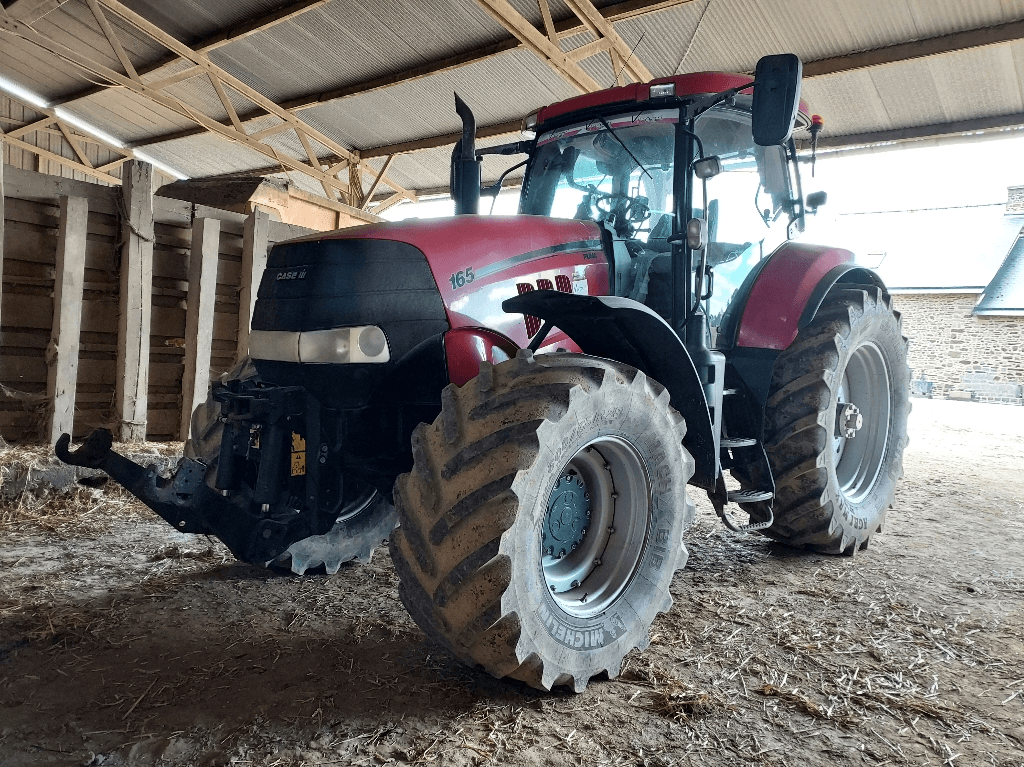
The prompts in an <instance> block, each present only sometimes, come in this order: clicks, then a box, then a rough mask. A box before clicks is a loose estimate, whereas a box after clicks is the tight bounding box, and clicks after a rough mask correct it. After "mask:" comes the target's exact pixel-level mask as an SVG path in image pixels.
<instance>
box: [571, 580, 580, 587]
mask: <svg viewBox="0 0 1024 767" xmlns="http://www.w3.org/2000/svg"><path fill="white" fill-rule="evenodd" d="M579 585H580V582H579V581H573V582H572V588H576V587H577V586H579Z"/></svg>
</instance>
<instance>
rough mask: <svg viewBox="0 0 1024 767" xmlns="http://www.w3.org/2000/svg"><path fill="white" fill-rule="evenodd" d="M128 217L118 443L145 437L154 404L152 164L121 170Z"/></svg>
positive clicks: (119, 320)
mask: <svg viewBox="0 0 1024 767" xmlns="http://www.w3.org/2000/svg"><path fill="white" fill-rule="evenodd" d="M121 174H122V182H123V185H122V188H121V191H122V195H123V200H124V209H125V211H126V212H127V217H126V218H124V219H123V220H122V221H121V226H122V227H124V237H125V239H126V242H125V244H124V246H123V248H122V251H121V292H120V296H119V305H120V314H119V316H118V318H117V371H116V374H115V376H114V382H115V383H114V386H115V391H114V413H115V417H116V418H117V421H118V423H119V431H120V434H119V435H118V441H120V442H142V441H144V440H145V439H146V419H147V410H148V406H149V329H150V322H151V318H152V315H153V239H154V235H153V166H152V165H150V164H149V163H145V162H140V161H138V160H132V161H131V162H129V163H127V164H126V165H125V166H124V167H123V169H122V171H121Z"/></svg>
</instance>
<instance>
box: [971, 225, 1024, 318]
mask: <svg viewBox="0 0 1024 767" xmlns="http://www.w3.org/2000/svg"><path fill="white" fill-rule="evenodd" d="M974 313H975V314H1011V315H1024V232H1022V233H1020V236H1018V237H1017V239H1016V240H1015V241H1014V243H1013V247H1012V248H1011V249H1010V252H1009V254H1007V256H1006V260H1005V261H1003V263H1002V264H1001V265H1000V267H999V271H997V272H996V276H995V277H993V278H992V281H991V282H990V283H989V284H988V287H987V288H985V295H984V296H982V298H981V301H979V302H978V305H977V306H976V307H975V308H974Z"/></svg>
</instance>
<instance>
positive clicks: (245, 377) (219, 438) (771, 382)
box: [57, 55, 910, 690]
mask: <svg viewBox="0 0 1024 767" xmlns="http://www.w3.org/2000/svg"><path fill="white" fill-rule="evenodd" d="M751 91H752V95H751ZM799 91H800V62H799V60H798V59H797V58H796V57H795V56H791V55H781V56H770V57H766V58H765V59H762V60H761V61H760V62H759V64H758V68H757V71H756V73H755V77H754V78H753V79H751V78H749V77H745V76H740V75H729V74H720V73H706V74H688V75H679V76H674V77H667V78H662V79H658V80H654V81H652V82H650V83H643V84H634V85H629V86H626V87H619V88H613V89H611V90H607V91H602V92H599V93H593V94H588V95H585V96H580V97H578V98H574V99H570V100H568V101H564V102H561V103H558V104H554V105H552V106H549V107H546V108H544V109H542V110H540V111H539V112H537V113H534V114H532V115H530V116H528V117H527V118H526V120H525V128H526V130H528V131H529V132H530V133H529V134H528V135H531V134H532V137H531V138H530V139H529V140H527V141H522V142H517V143H514V144H508V145H504V146H500V147H492V148H488V149H479V150H478V149H476V148H475V142H474V134H475V128H474V122H473V117H472V113H471V112H470V110H469V108H468V107H467V106H466V105H465V104H464V103H463V102H462V101H461V100H458V98H457V109H458V111H459V113H460V115H461V116H462V119H463V125H464V134H463V138H462V140H461V141H460V142H459V145H458V146H457V147H456V149H455V152H454V154H453V158H452V193H453V197H454V199H455V203H456V214H457V215H455V216H454V217H453V218H446V219H437V220H425V221H409V222H403V223H385V224H373V225H369V226H363V227H358V228H354V229H346V230H343V231H337V232H332V233H329V234H322V235H313V236H309V237H305V238H302V239H299V240H293V241H291V242H286V243H282V244H279V245H277V246H275V247H274V249H273V251H272V252H271V253H270V255H269V259H268V264H267V269H266V272H265V273H264V275H263V280H262V282H261V284H260V289H259V298H258V300H257V302H256V309H255V314H254V316H253V323H252V325H253V330H252V335H251V340H250V347H249V356H250V359H248V360H247V361H246V362H245V363H244V364H242V365H240V366H239V367H238V368H236V369H235V371H233V373H232V374H230V375H229V376H227V377H226V380H225V382H224V383H222V384H220V385H218V386H215V387H214V390H213V392H212V393H211V397H210V400H209V401H208V402H207V403H206V405H204V406H203V407H200V408H199V409H198V410H197V411H196V413H195V414H194V416H193V430H192V438H191V440H190V442H189V443H188V445H187V446H186V457H185V458H183V459H182V461H181V463H180V464H179V466H178V468H177V470H176V472H175V474H174V475H173V477H171V478H161V477H159V476H158V475H157V473H156V470H155V469H153V468H152V467H150V468H148V469H147V468H143V467H141V466H138V465H136V464H134V463H132V462H130V461H128V460H127V459H125V458H123V457H121V456H119V455H117V454H116V453H114V452H113V451H112V450H111V449H110V446H111V442H110V434H109V432H105V431H98V432H94V433H93V434H92V435H90V437H89V438H88V439H87V440H86V443H85V445H84V446H83V447H82V448H80V449H78V450H77V451H75V452H73V453H72V452H70V451H69V449H68V443H69V440H68V438H67V436H66V435H65V436H64V437H63V438H62V439H61V441H59V442H58V444H57V452H58V455H60V456H61V457H62V458H63V460H65V461H67V462H69V463H73V464H77V465H85V466H91V467H95V468H102V469H105V470H106V471H107V472H108V473H109V474H110V475H111V476H112V477H114V479H116V480H117V481H119V482H120V483H122V484H123V485H125V486H126V487H127V488H128V489H129V490H130V491H131V492H133V493H134V494H135V495H136V496H138V497H139V498H140V499H142V500H143V501H144V502H145V503H146V504H148V505H149V506H150V507H151V508H153V509H154V510H155V511H156V512H157V513H158V514H159V515H160V516H162V517H163V518H164V519H166V520H167V521H168V522H169V523H170V524H172V525H173V526H174V527H175V528H177V529H179V530H181V531H184V532H194V533H204V534H212V535H216V536H217V537H218V538H220V539H221V540H222V541H223V542H224V543H225V544H226V545H227V546H228V548H230V549H231V551H232V552H233V553H234V554H235V556H237V557H238V558H239V559H242V560H244V561H247V562H260V563H267V562H271V561H275V560H276V561H278V562H288V561H290V564H291V567H292V569H293V570H295V571H296V572H299V573H301V572H303V571H304V570H305V569H306V568H307V567H313V566H320V565H323V566H324V567H325V568H326V569H327V571H328V572H334V571H336V570H337V568H338V566H339V565H340V564H341V562H343V561H347V560H350V559H360V560H366V559H368V558H369V556H370V554H371V552H372V550H373V548H374V547H375V546H376V545H378V544H379V543H380V542H381V540H382V539H383V538H385V537H387V536H388V535H389V534H390V535H391V542H390V552H391V556H392V558H393V560H394V563H395V568H396V570H397V572H398V575H399V578H400V583H401V586H400V594H401V598H402V601H403V603H404V604H405V606H406V607H407V608H408V610H409V612H410V613H411V614H412V616H413V618H414V619H415V620H416V622H417V623H418V624H419V625H420V626H421V627H422V629H423V630H424V631H425V632H426V633H427V634H428V635H429V636H430V637H432V638H433V639H435V640H436V641H438V642H440V643H441V644H443V645H444V646H446V647H448V648H449V649H450V650H451V651H452V652H453V653H454V654H455V655H457V656H458V657H460V658H462V659H464V660H465V661H466V662H467V663H470V664H473V665H480V666H482V667H483V668H484V669H486V670H487V671H488V672H490V673H491V674H494V675H495V676H498V677H504V676H509V677H514V678H516V679H521V680H523V681H524V682H526V683H528V684H530V685H533V686H535V687H540V688H543V689H550V688H551V687H552V686H554V685H563V684H564V685H569V686H571V687H573V688H574V689H576V690H582V689H583V688H584V687H585V685H586V684H587V682H588V680H589V679H590V678H591V677H593V676H595V675H597V674H600V673H602V672H606V673H607V674H608V675H609V676H615V675H616V674H617V673H618V672H619V670H620V666H621V663H622V658H623V656H624V655H625V654H626V653H627V652H629V651H630V650H632V649H633V648H637V647H639V648H641V649H643V648H644V647H646V645H647V643H648V641H649V639H648V632H649V629H650V626H651V623H652V621H653V620H654V618H655V616H656V615H657V613H658V612H661V611H665V610H667V609H668V608H669V605H670V604H671V601H672V600H671V597H670V595H669V584H670V582H671V581H672V578H673V575H674V574H675V572H676V571H677V570H679V569H680V568H682V567H683V566H684V564H685V562H686V556H687V554H686V548H685V546H684V544H683V535H684V533H685V531H686V529H687V527H688V526H689V525H690V524H691V522H692V521H693V517H694V506H693V503H692V502H691V500H690V499H689V498H688V497H687V485H692V486H694V487H697V488H700V489H701V490H704V491H706V492H707V493H708V496H709V497H710V499H711V501H712V503H713V504H714V507H715V509H716V510H717V512H718V514H719V516H720V517H721V518H722V520H723V522H725V524H727V525H728V526H729V527H730V529H733V530H747V531H754V530H756V531H759V532H760V533H762V534H765V535H769V536H771V537H773V538H776V539H778V540H780V541H783V542H785V543H788V544H790V545H793V546H798V547H804V548H810V549H814V550H817V551H822V552H829V553H835V554H853V553H854V552H855V551H857V550H858V549H863V548H865V547H866V546H867V545H868V541H869V539H870V537H871V536H872V535H873V534H874V533H876V532H880V531H881V528H882V523H883V520H884V516H885V511H886V509H887V508H888V507H889V506H890V504H891V502H892V500H893V494H894V489H895V486H896V482H897V480H898V479H899V477H900V475H901V465H902V452H903V448H904V446H905V445H906V442H907V436H906V426H907V414H908V411H909V409H910V406H909V403H908V398H907V396H908V389H909V371H908V369H907V342H906V339H905V338H904V337H903V335H902V333H901V331H900V319H899V314H898V313H897V312H895V311H894V310H893V306H892V300H891V298H890V296H889V294H888V292H887V291H886V288H885V286H884V284H883V283H882V281H881V280H880V279H879V277H878V276H877V275H876V274H874V273H873V272H872V271H871V270H869V269H866V268H864V267H861V266H858V265H856V264H855V263H854V261H853V255H852V254H851V253H850V252H848V251H845V250H840V249H837V248H829V247H820V246H816V245H806V244H797V243H794V242H792V241H791V240H792V237H793V236H794V235H795V233H797V232H799V231H801V230H802V229H803V225H804V217H805V213H806V210H807V209H808V208H811V209H814V208H816V207H817V206H818V205H820V204H821V203H822V202H824V195H821V194H817V195H810V196H809V197H808V199H807V200H806V201H805V200H804V198H803V194H802V191H801V188H800V179H799V172H798V158H797V153H796V147H795V144H794V142H793V140H792V138H791V135H792V133H793V131H794V129H802V128H807V127H809V126H811V121H810V120H809V119H808V115H807V110H806V107H805V106H804V105H803V104H802V103H801V102H800V100H799ZM489 153H490V154H493V153H499V154H507V155H512V154H519V153H524V154H526V155H527V157H528V159H527V160H526V161H525V166H526V169H525V178H524V182H523V189H522V195H521V201H520V208H519V210H520V213H519V215H517V216H510V217H487V216H478V215H473V214H475V213H477V207H478V205H479V201H480V197H481V189H480V163H481V157H482V155H484V154H489ZM499 187H500V182H499V185H498V186H496V187H495V188H493V189H491V190H486V191H485V194H486V193H488V192H490V193H496V192H497V189H498V188H499ZM726 472H729V473H731V477H732V479H731V484H732V486H733V488H734V489H729V488H728V486H727V482H726ZM731 503H736V504H738V505H739V508H740V509H742V510H743V511H744V512H746V513H747V514H748V515H749V517H750V521H749V522H748V523H747V524H745V525H742V526H740V525H738V524H736V523H735V522H733V521H732V519H731V517H730V515H729V513H728V512H727V507H728V506H729V504H731ZM396 525H398V526H397V528H396Z"/></svg>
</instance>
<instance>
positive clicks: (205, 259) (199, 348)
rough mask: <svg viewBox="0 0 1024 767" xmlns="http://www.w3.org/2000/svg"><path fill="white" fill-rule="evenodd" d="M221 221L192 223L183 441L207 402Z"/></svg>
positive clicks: (203, 220)
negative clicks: (197, 409)
mask: <svg viewBox="0 0 1024 767" xmlns="http://www.w3.org/2000/svg"><path fill="white" fill-rule="evenodd" d="M219 251H220V221H218V220H217V219H215V218H197V219H196V220H195V221H193V222H192V254H191V255H190V256H189V259H188V306H187V307H186V309H185V378H184V380H183V381H182V385H181V439H182V440H186V439H188V433H189V425H190V424H191V422H192V411H193V410H195V409H196V408H197V407H198V406H199V405H201V404H202V403H203V402H204V401H205V400H206V390H207V389H208V388H209V387H210V355H211V353H212V351H213V303H214V301H215V300H216V297H217V258H218V253H219Z"/></svg>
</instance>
